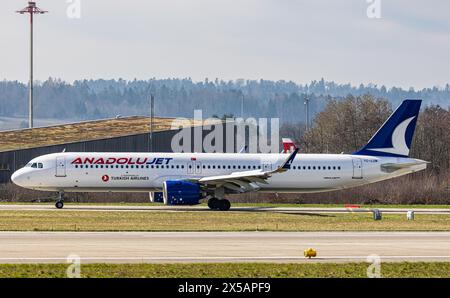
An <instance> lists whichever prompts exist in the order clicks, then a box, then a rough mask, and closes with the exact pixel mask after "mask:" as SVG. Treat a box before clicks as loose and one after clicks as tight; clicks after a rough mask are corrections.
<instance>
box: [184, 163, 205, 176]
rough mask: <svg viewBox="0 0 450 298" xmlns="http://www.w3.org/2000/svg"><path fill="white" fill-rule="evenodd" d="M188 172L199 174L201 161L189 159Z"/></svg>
mask: <svg viewBox="0 0 450 298" xmlns="http://www.w3.org/2000/svg"><path fill="white" fill-rule="evenodd" d="M187 173H188V174H201V173H202V163H201V162H198V161H191V162H188V164H187Z"/></svg>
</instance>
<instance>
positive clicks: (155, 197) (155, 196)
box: [149, 191, 164, 203]
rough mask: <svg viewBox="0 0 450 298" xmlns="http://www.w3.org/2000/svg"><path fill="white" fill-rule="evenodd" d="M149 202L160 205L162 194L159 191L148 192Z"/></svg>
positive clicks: (162, 199) (162, 200)
mask: <svg viewBox="0 0 450 298" xmlns="http://www.w3.org/2000/svg"><path fill="white" fill-rule="evenodd" d="M149 196H150V202H152V203H162V202H164V198H163V193H162V192H160V191H155V192H153V191H152V192H150V193H149Z"/></svg>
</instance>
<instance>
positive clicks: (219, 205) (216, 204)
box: [208, 198, 231, 211]
mask: <svg viewBox="0 0 450 298" xmlns="http://www.w3.org/2000/svg"><path fill="white" fill-rule="evenodd" d="M208 207H209V208H210V209H212V210H220V211H228V210H230V207H231V203H230V201H228V200H226V199H218V198H210V199H209V200H208Z"/></svg>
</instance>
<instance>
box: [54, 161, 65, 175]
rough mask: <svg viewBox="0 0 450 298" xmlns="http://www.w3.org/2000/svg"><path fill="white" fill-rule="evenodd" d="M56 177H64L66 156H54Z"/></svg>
mask: <svg viewBox="0 0 450 298" xmlns="http://www.w3.org/2000/svg"><path fill="white" fill-rule="evenodd" d="M55 176H56V177H66V158H65V157H57V158H56V175H55Z"/></svg>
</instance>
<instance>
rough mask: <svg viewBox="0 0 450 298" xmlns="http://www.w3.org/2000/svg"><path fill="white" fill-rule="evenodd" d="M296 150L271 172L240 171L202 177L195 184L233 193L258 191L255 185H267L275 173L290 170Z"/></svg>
mask: <svg viewBox="0 0 450 298" xmlns="http://www.w3.org/2000/svg"><path fill="white" fill-rule="evenodd" d="M297 152H298V149H295V150H294V152H292V153H291V154H290V155H289V157H288V158H287V159H286V160H285V161H284V162H283V164H282V165H281V166H280V167H278V168H277V169H275V170H272V171H262V170H253V171H242V172H234V173H231V174H228V175H218V176H210V177H202V178H199V179H197V180H195V182H197V183H200V184H201V185H203V186H205V187H206V188H218V187H224V188H227V189H229V190H231V191H234V192H241V193H242V192H248V191H255V190H258V189H259V186H258V185H257V183H261V184H267V179H268V178H270V177H271V176H272V175H274V174H277V173H282V172H285V171H287V170H289V169H290V168H291V164H292V162H293V161H294V159H295V156H296V155H297Z"/></svg>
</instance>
